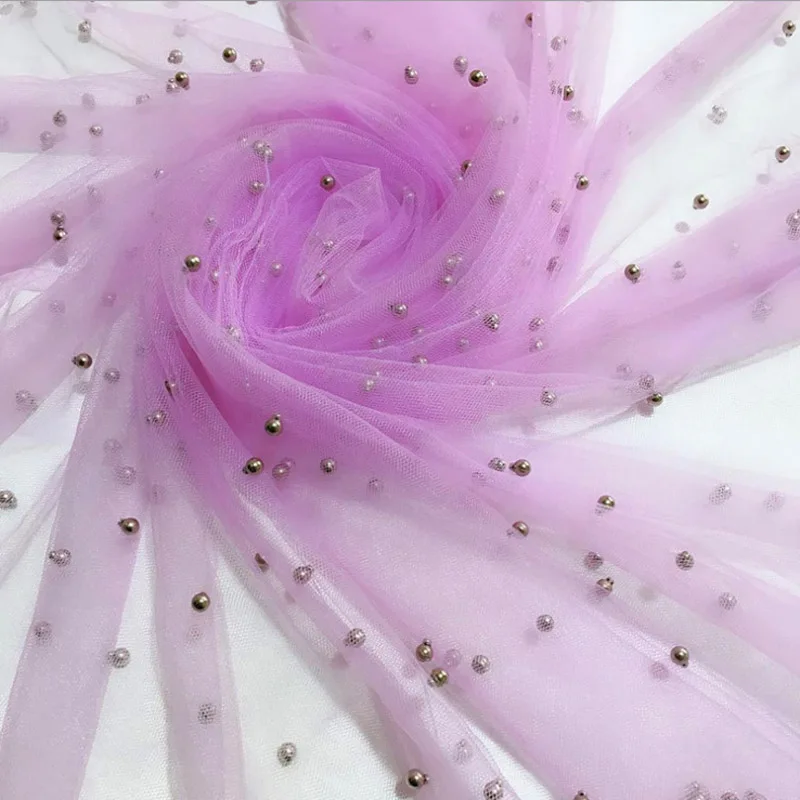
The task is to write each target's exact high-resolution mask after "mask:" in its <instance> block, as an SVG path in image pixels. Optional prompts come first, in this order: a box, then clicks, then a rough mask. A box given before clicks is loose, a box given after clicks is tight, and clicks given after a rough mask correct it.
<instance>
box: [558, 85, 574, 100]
mask: <svg viewBox="0 0 800 800" xmlns="http://www.w3.org/2000/svg"><path fill="white" fill-rule="evenodd" d="M561 96H562V97H563V98H564V99H565V100H572V98H573V97H575V89H573V88H572V86H569V85H567V86H565V87H564V88H563V89H562V91H561Z"/></svg>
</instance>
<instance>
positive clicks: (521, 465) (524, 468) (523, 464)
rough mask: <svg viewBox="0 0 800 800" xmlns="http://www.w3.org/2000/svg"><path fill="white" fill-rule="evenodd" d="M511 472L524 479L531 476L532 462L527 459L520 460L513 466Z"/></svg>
mask: <svg viewBox="0 0 800 800" xmlns="http://www.w3.org/2000/svg"><path fill="white" fill-rule="evenodd" d="M511 471H512V472H513V473H514V474H515V475H519V476H520V477H521V478H524V477H526V476H528V475H530V474H531V462H530V461H528V460H527V459H525V458H519V459H517V460H516V461H515V462H514V463H513V464H512V465H511Z"/></svg>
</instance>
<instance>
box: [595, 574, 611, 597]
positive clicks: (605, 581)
mask: <svg viewBox="0 0 800 800" xmlns="http://www.w3.org/2000/svg"><path fill="white" fill-rule="evenodd" d="M597 585H598V586H599V587H600V588H601V589H602V590H603V591H604V592H606V593H609V594H610V593H611V592H613V591H614V581H613V580H611V578H600V580H599V581H597Z"/></svg>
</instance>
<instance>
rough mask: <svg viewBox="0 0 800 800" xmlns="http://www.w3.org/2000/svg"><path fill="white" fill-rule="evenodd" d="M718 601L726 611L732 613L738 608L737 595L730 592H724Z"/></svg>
mask: <svg viewBox="0 0 800 800" xmlns="http://www.w3.org/2000/svg"><path fill="white" fill-rule="evenodd" d="M718 601H719V604H720V607H721V608H724V609H725V610H726V611H731V610H732V609H734V608H736V603H737V602H738V600H737V599H736V595H733V594H731V593H730V592H723V593H722V594H721V595H720V596H719V598H718Z"/></svg>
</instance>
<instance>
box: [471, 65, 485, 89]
mask: <svg viewBox="0 0 800 800" xmlns="http://www.w3.org/2000/svg"><path fill="white" fill-rule="evenodd" d="M488 80H489V76H488V75H487V74H486V73H485V72H484V71H483V70H482V69H474V70H472V72H470V74H469V82H470V85H472V86H476V87H477V86H483V84H484V83H486V81H488Z"/></svg>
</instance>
